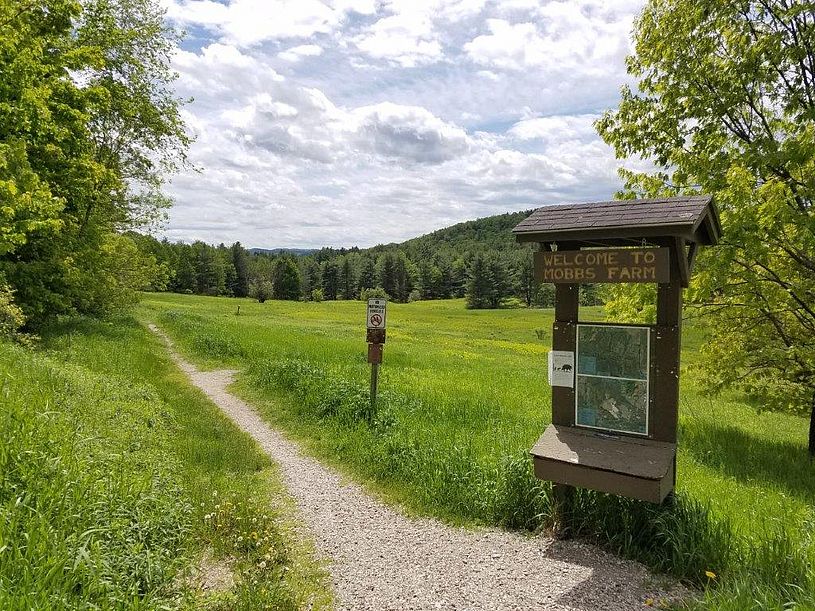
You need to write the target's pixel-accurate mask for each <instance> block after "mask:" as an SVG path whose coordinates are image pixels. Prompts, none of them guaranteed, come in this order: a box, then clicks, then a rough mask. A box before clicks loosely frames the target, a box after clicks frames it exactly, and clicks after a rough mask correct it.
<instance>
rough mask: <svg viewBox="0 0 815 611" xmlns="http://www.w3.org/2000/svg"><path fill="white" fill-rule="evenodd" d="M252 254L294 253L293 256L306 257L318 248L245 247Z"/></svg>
mask: <svg viewBox="0 0 815 611" xmlns="http://www.w3.org/2000/svg"><path fill="white" fill-rule="evenodd" d="M247 250H248V251H249V254H252V255H284V254H285V255H294V256H295V257H306V256H308V255H312V254H314V253H315V252H317V251H318V250H319V248H247Z"/></svg>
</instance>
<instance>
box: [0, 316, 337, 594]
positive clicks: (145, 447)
mask: <svg viewBox="0 0 815 611" xmlns="http://www.w3.org/2000/svg"><path fill="white" fill-rule="evenodd" d="M0 396H1V397H2V405H3V409H2V413H0V427H2V435H3V444H2V446H0V608H3V609H58V608H71V609H75V608H121V609H142V608H144V609H159V608H162V609H164V608H179V607H180V608H209V609H219V608H222V609H233V608H245V609H260V608H274V609H287V608H288V609H295V608H300V607H302V606H304V605H305V604H306V603H307V601H309V600H310V601H313V602H314V603H315V606H316V607H317V608H326V607H327V606H329V605H330V596H329V595H328V594H327V593H326V590H325V588H324V585H323V582H322V581H321V580H322V576H321V573H320V571H319V569H318V568H317V567H316V566H315V565H314V564H313V563H312V561H311V560H310V557H309V550H308V548H307V545H306V544H302V543H299V542H297V541H295V539H294V537H293V536H292V535H291V533H290V532H289V531H290V529H291V524H290V522H291V518H290V517H289V516H290V508H288V506H287V503H288V501H287V500H286V498H285V495H284V493H283V491H282V487H281V485H280V484H279V481H278V479H277V473H276V472H275V470H274V469H273V468H272V467H271V465H270V463H269V461H268V459H267V458H266V457H265V456H264V455H263V454H262V453H261V452H260V451H259V449H258V448H257V447H256V446H255V444H254V443H253V442H252V441H251V439H250V438H248V437H247V436H246V435H244V434H242V433H240V432H239V431H238V430H237V429H236V428H234V427H233V426H232V425H231V424H230V423H229V422H228V421H227V419H226V418H225V417H224V416H223V415H222V414H221V413H220V412H219V411H218V409H217V408H216V407H215V406H214V405H212V404H211V403H210V402H209V401H208V400H207V399H206V398H205V397H204V396H203V395H202V394H201V393H200V392H198V391H197V390H196V389H194V388H192V387H191V386H190V385H189V384H188V383H187V382H186V379H185V378H184V376H183V374H181V373H180V372H179V371H178V370H177V369H176V368H175V367H174V366H173V365H172V363H171V362H170V361H169V359H168V357H167V355H166V353H165V350H164V348H163V346H162V345H161V344H160V343H159V342H158V341H157V340H156V339H155V338H154V337H153V336H152V335H151V334H150V333H149V332H148V331H147V330H146V329H145V328H144V327H142V326H141V325H139V324H138V323H137V322H136V321H135V320H134V319H132V318H124V319H120V320H116V321H114V322H109V323H103V322H95V321H89V320H70V321H66V322H63V323H61V324H59V325H57V326H54V327H52V328H50V329H47V330H46V331H45V332H44V333H43V341H42V342H41V346H40V348H39V349H38V350H37V351H36V352H35V351H31V350H27V349H23V348H20V347H18V346H14V345H11V344H8V343H1V344H0ZM207 514H209V515H210V519H205V516H206V515H207ZM213 515H217V516H218V519H215V520H213V519H212V516H213ZM238 517H240V518H241V519H240V520H238V519H237V518H238ZM253 519H255V522H254V523H253V522H252V520H253ZM254 533H258V534H257V535H256V536H254ZM239 538H240V539H239ZM253 538H254V539H255V540H253ZM256 539H261V542H260V544H259V545H258V544H257V541H256ZM249 541H251V542H252V544H251V545H249V544H248V542H249ZM207 549H208V550H209V552H208V553H209V555H210V556H214V557H215V558H216V559H217V560H218V561H220V562H223V563H225V564H227V565H228V566H229V567H230V570H231V572H232V573H233V575H234V578H235V581H236V585H235V586H234V587H233V588H232V589H231V590H229V591H223V592H218V593H214V594H213V593H204V592H202V591H200V590H199V589H198V588H197V587H196V584H195V579H194V577H195V572H194V568H195V567H196V566H197V565H198V563H199V561H200V559H201V557H202V554H203V553H204V552H205V550H207ZM267 555H268V560H267V561H266V563H265V564H264V565H263V566H261V563H262V562H264V560H266V556H267Z"/></svg>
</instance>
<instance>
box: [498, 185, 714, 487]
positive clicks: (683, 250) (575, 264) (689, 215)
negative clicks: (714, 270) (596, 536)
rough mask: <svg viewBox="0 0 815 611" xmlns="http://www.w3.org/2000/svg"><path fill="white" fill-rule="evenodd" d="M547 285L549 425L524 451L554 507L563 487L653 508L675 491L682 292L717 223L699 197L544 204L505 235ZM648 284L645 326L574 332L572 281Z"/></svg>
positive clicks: (577, 324)
mask: <svg viewBox="0 0 815 611" xmlns="http://www.w3.org/2000/svg"><path fill="white" fill-rule="evenodd" d="M513 233H514V234H515V236H516V238H517V240H518V241H519V242H537V243H538V244H539V245H540V249H539V251H537V252H535V276H536V279H537V280H538V281H539V282H553V283H554V284H555V322H554V325H553V332H552V336H553V337H552V353H550V358H549V375H550V384H552V424H551V425H549V427H548V428H547V429H546V431H545V432H544V433H543V435H542V436H541V438H540V439H539V440H538V442H537V443H536V444H535V446H534V447H533V448H532V450H531V454H532V456H533V460H534V468H535V475H536V476H537V477H538V478H540V479H544V480H549V481H552V482H554V483H555V484H559V485H556V487H555V496H556V501H557V502H563V501H564V500H566V498H567V497H568V495H569V494H570V493H571V490H572V487H573V486H578V487H583V488H591V489H594V490H600V491H603V492H611V493H614V494H619V495H623V496H628V497H633V498H636V499H642V500H645V501H650V502H652V503H660V502H662V501H663V500H664V499H665V498H666V497H667V496H668V495H669V493H671V492H672V491H673V489H674V485H675V483H676V433H677V416H678V407H679V350H680V332H681V319H682V316H681V314H682V289H683V288H684V287H686V286H688V280H689V277H690V274H691V269H692V267H693V261H694V257H695V255H696V252H697V249H698V247H699V246H700V245H714V244H716V243H717V241H718V240H719V237H720V235H721V225H720V223H719V218H718V214H717V211H716V208H715V206H714V204H713V201H712V198H711V197H710V196H707V195H702V196H692V197H673V198H668V199H641V200H628V201H611V202H597V203H587V204H571V205H556V206H545V207H543V208H539V209H538V210H536V211H535V212H533V213H532V215H530V216H529V217H528V218H527V219H526V220H524V221H522V222H521V223H519V224H518V225H517V226H516V227H515V229H514V230H513ZM599 282H651V283H656V284H657V316H656V324H655V325H622V324H619V325H618V324H609V323H589V322H581V321H580V318H579V316H578V310H579V301H578V298H579V288H580V284H581V283H599Z"/></svg>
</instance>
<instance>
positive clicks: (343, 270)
mask: <svg viewBox="0 0 815 611" xmlns="http://www.w3.org/2000/svg"><path fill="white" fill-rule="evenodd" d="M340 293H341V294H342V298H343V299H356V296H357V279H356V270H355V269H354V262H353V260H352V259H351V256H349V255H346V256H344V257H343V259H342V265H341V266H340Z"/></svg>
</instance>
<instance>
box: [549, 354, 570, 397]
mask: <svg viewBox="0 0 815 611" xmlns="http://www.w3.org/2000/svg"><path fill="white" fill-rule="evenodd" d="M549 385H550V386H565V387H567V388H574V352H570V351H567V350H550V351H549Z"/></svg>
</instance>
